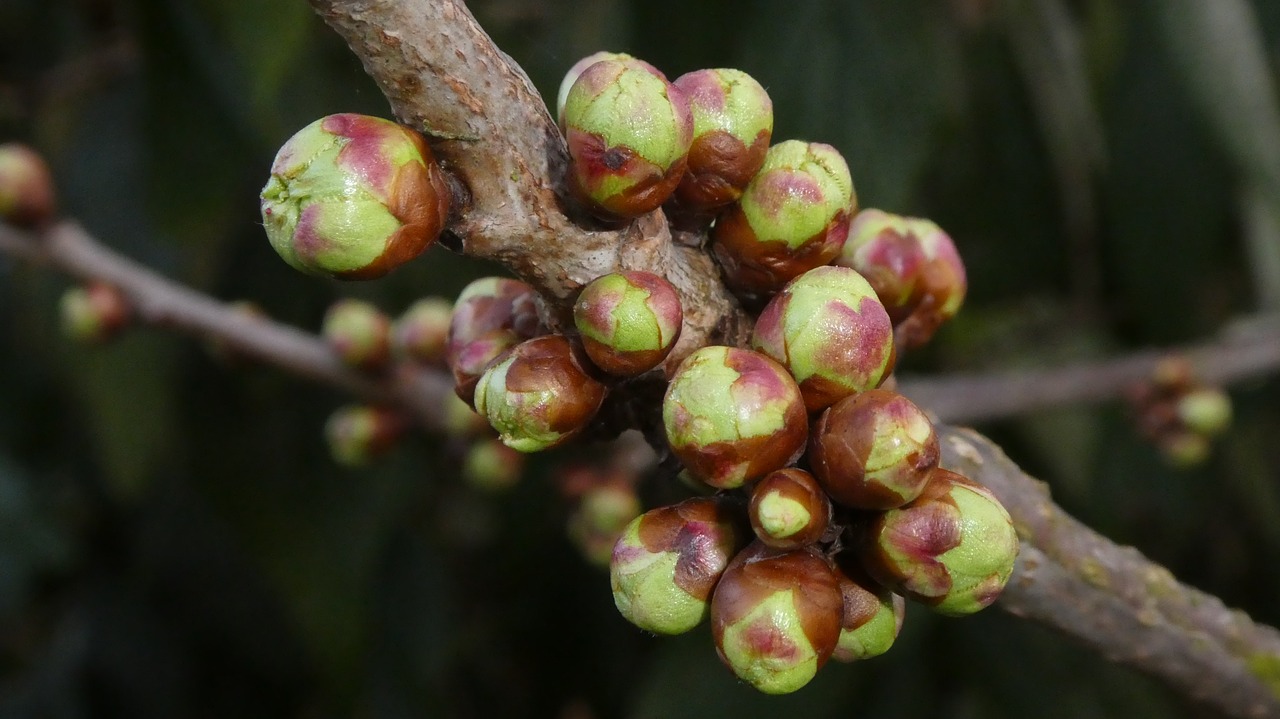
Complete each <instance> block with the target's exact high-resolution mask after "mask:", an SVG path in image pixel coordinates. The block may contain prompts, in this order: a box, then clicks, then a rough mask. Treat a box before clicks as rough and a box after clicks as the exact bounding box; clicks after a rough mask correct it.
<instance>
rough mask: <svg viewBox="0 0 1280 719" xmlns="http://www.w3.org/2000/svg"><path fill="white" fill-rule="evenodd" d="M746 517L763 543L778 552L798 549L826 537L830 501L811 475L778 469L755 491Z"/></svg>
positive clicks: (759, 483)
mask: <svg viewBox="0 0 1280 719" xmlns="http://www.w3.org/2000/svg"><path fill="white" fill-rule="evenodd" d="M747 517H748V518H750V520H751V528H752V529H754V530H755V533H756V538H757V539H759V540H760V541H761V542H764V543H765V544H767V545H769V546H770V547H773V548H775V549H799V548H800V547H803V546H806V545H809V544H813V543H814V542H817V541H818V540H819V539H822V535H823V534H824V533H826V531H827V527H828V526H829V525H830V523H831V500H830V499H828V498H827V493H826V492H824V491H823V489H822V487H820V486H819V485H818V482H817V480H815V479H814V478H813V475H811V474H809V473H808V472H806V471H804V470H802V469H795V468H790V469H779V470H777V471H774V472H770V473H769V474H767V475H765V477H764V479H762V480H760V481H759V482H758V483H756V486H755V487H753V488H752V490H751V504H750V505H749V506H748V507H747Z"/></svg>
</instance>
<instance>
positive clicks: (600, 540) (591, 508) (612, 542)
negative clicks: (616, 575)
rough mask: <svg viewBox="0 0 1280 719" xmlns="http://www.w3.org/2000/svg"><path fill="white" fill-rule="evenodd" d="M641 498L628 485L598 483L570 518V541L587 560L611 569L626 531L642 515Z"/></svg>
mask: <svg viewBox="0 0 1280 719" xmlns="http://www.w3.org/2000/svg"><path fill="white" fill-rule="evenodd" d="M641 509H642V507H641V506H640V498H639V497H637V496H636V490H635V488H634V487H633V486H631V484H630V483H628V482H620V481H610V482H603V483H600V484H597V485H595V486H593V487H591V488H589V489H587V491H586V492H584V493H583V494H582V497H581V498H580V499H579V500H578V506H577V508H576V509H575V510H574V512H573V514H572V515H570V517H569V538H570V539H572V540H573V542H574V544H576V545H578V549H580V550H581V551H582V554H583V556H584V557H586V559H587V561H589V562H591V563H592V564H594V565H596V566H600V567H608V566H610V563H611V562H612V559H613V549H614V547H615V546H616V545H617V543H618V540H619V539H621V538H622V533H623V531H624V530H625V529H626V528H627V525H629V524H630V523H631V522H632V521H633V520H635V519H636V518H637V517H639V516H640V511H641Z"/></svg>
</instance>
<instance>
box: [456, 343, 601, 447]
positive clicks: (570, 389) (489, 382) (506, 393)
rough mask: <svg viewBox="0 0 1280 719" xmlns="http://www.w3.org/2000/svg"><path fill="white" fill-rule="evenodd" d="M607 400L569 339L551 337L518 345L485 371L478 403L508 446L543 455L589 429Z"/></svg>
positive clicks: (480, 410) (478, 387) (481, 380)
mask: <svg viewBox="0 0 1280 719" xmlns="http://www.w3.org/2000/svg"><path fill="white" fill-rule="evenodd" d="M604 396H605V387H604V385H603V384H601V383H600V382H598V381H596V380H595V379H593V378H592V377H591V376H590V375H589V374H587V371H586V370H585V369H584V368H583V366H582V363H581V361H580V360H579V359H578V357H577V356H576V352H575V351H574V348H573V346H572V345H570V343H569V340H567V339H565V338H564V337H561V336H559V335H547V336H545V337H537V338H534V339H531V340H527V341H525V342H522V343H521V344H519V345H516V346H515V347H514V348H512V350H511V351H510V352H509V353H508V354H507V355H506V356H504V357H503V358H502V359H500V360H499V361H498V362H495V363H494V364H492V365H491V366H490V367H489V369H487V370H485V373H484V375H482V376H481V377H480V381H479V383H478V384H477V385H476V396H475V399H476V411H478V412H479V413H480V414H483V415H484V416H486V417H487V418H488V419H489V424H490V425H492V426H493V428H494V429H495V430H497V432H498V436H499V438H500V439H501V440H502V441H503V442H504V443H505V444H506V445H507V446H508V447H511V448H512V449H516V450H519V451H521V452H540V451H542V450H544V449H550V448H552V447H555V446H558V445H560V444H563V443H565V442H567V441H569V440H570V439H572V438H573V437H574V436H575V435H577V434H578V433H579V432H581V431H582V430H583V429H584V428H586V426H587V423H588V422H590V421H591V419H592V418H593V417H595V414H596V411H597V410H599V409H600V404H601V403H602V402H603V401H604Z"/></svg>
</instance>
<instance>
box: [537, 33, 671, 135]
mask: <svg viewBox="0 0 1280 719" xmlns="http://www.w3.org/2000/svg"><path fill="white" fill-rule="evenodd" d="M601 60H621V61H626V62H634V63H639V64H641V65H644V66H647V67H650V68H652V69H653V72H655V73H658V74H661V73H660V72H659V71H658V69H657V68H655V67H653V66H652V65H650V64H649V63H647V62H645V61H644V60H640V59H637V58H634V57H632V56H631V55H628V54H627V53H625V52H609V51H608V50H600V51H598V52H593V53H591V54H590V55H587V56H586V57H584V58H582V59H581V60H579V61H577V62H575V63H573V65H572V66H571V67H570V68H569V71H568V72H566V73H565V74H564V78H563V79H561V80H560V89H559V90H557V91H556V122H557V123H559V124H560V126H561V127H564V103H565V100H568V99H569V90H570V89H571V88H572V87H573V83H575V82H577V81H578V76H580V75H581V74H582V72H583V71H584V70H586V69H587V68H589V67H591V66H592V65H594V64H596V63H597V62H600V61H601ZM664 77H665V76H664Z"/></svg>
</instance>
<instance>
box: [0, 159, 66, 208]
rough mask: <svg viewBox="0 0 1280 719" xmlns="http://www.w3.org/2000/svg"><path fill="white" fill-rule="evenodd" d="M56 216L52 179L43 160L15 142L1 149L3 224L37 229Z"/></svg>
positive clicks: (0, 194)
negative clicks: (54, 214) (7, 223)
mask: <svg viewBox="0 0 1280 719" xmlns="http://www.w3.org/2000/svg"><path fill="white" fill-rule="evenodd" d="M53 213H54V192H53V175H52V173H50V172H49V166H48V165H47V164H45V161H44V158H43V157H41V156H40V154H39V153H37V152H36V151H35V150H33V149H31V148H30V147H27V146H26V145H21V144H19V143H16V142H9V143H5V144H3V145H0V220H4V221H5V222H9V223H12V224H14V225H17V226H19V227H37V226H39V225H42V224H44V223H46V222H48V221H50V220H51V219H53Z"/></svg>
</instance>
